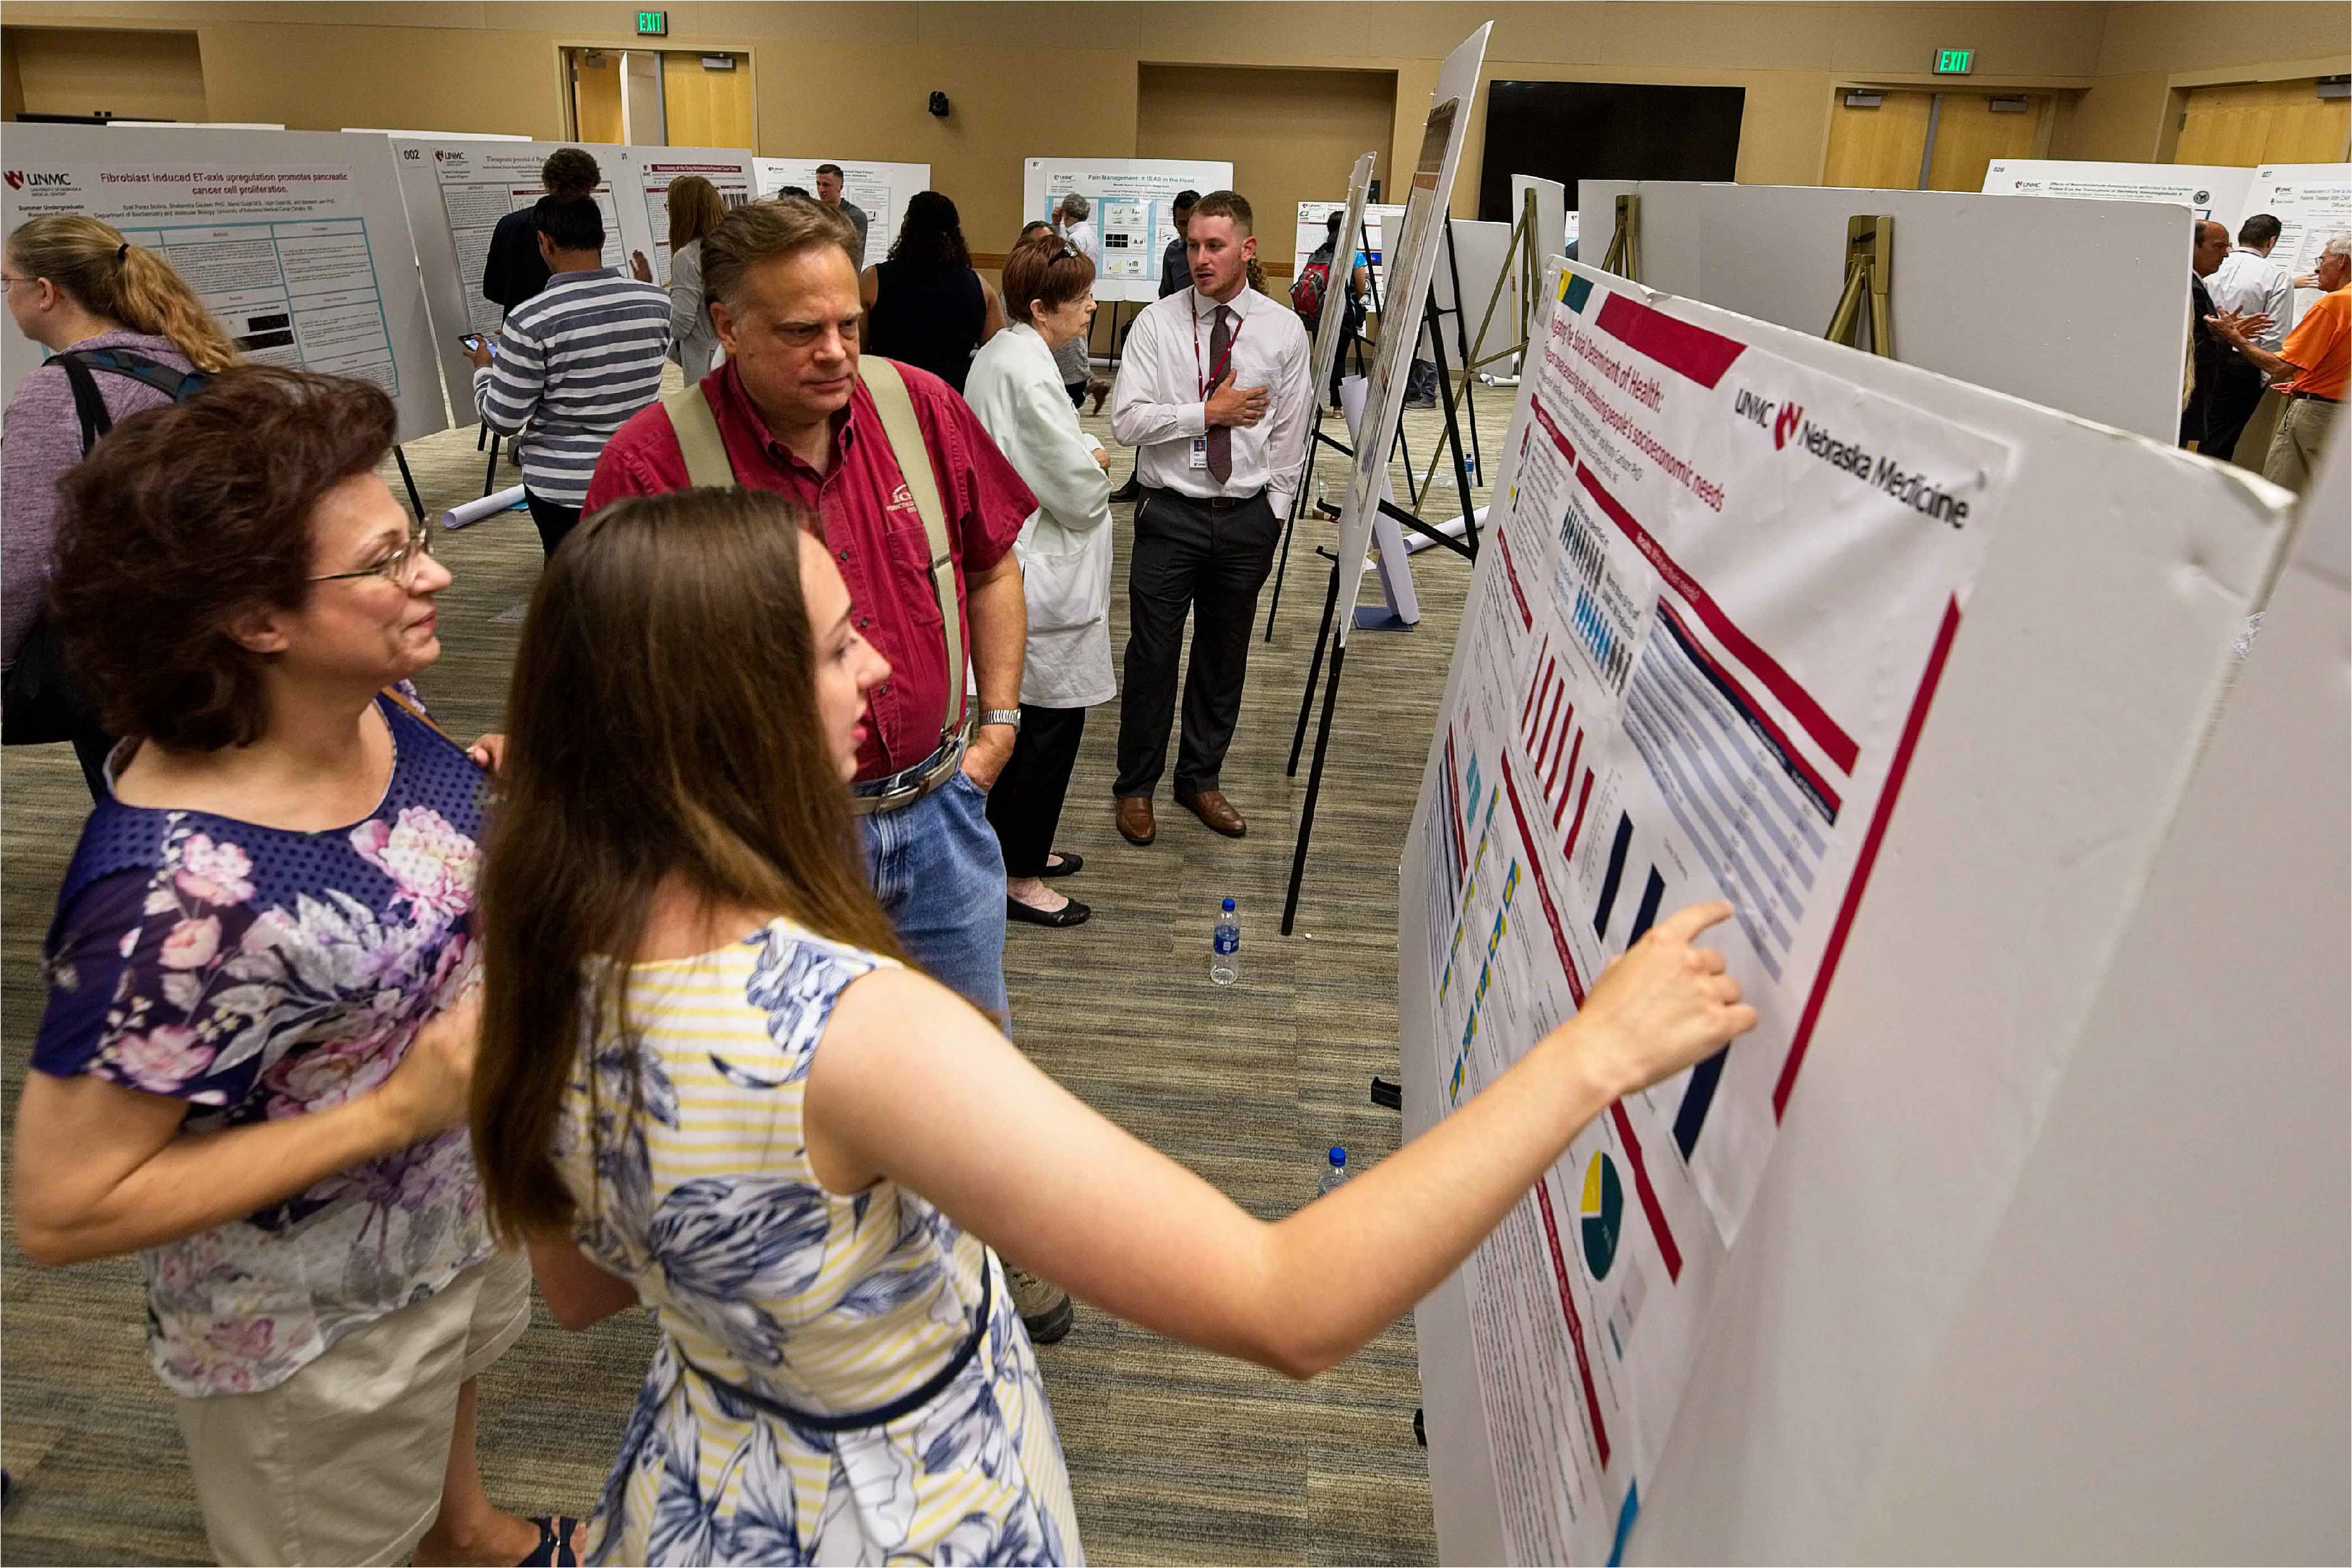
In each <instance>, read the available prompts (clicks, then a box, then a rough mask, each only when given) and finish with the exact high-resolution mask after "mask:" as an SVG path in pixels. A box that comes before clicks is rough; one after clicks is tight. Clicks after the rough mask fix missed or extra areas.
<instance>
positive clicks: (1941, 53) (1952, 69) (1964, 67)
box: [639, 27, 1977, 77]
mask: <svg viewBox="0 0 2352 1568" xmlns="http://www.w3.org/2000/svg"><path fill="white" fill-rule="evenodd" d="M639 31H643V28H642V27H640V29H639ZM1976 63H1977V52H1976V51H1975V50H1974V49H1937V51H1936V74H1937V76H1939V77H1964V76H1966V75H1968V74H1969V70H1970V69H1971V68H1973V67H1974V66H1975V65H1976Z"/></svg>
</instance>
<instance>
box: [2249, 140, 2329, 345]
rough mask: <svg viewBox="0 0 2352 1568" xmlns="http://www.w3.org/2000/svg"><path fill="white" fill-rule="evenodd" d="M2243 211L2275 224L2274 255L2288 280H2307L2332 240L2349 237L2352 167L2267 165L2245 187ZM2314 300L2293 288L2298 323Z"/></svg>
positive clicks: (2311, 293) (2307, 291)
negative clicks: (2269, 218) (2265, 216)
mask: <svg viewBox="0 0 2352 1568" xmlns="http://www.w3.org/2000/svg"><path fill="white" fill-rule="evenodd" d="M2245 211H2246V213H2247V214H2248V215H2250V216H2251V215H2252V214H2255V213H2268V214H2271V215H2272V216H2273V217H2275V218H2277V219H2278V221H2279V237H2278V244H2277V245H2275V246H2273V247H2272V249H2271V255H2272V256H2273V257H2274V258H2275V259H2277V260H2279V261H2283V262H2284V263H2285V264H2286V271H2287V276H2288V277H2308V276H2309V275H2310V274H2312V273H2313V272H2315V271H2316V270H2318V267H2319V253H2320V251H2321V250H2323V249H2324V248H2326V245H2327V242H2328V240H2329V239H2330V238H2332V237H2334V236H2335V235H2340V234H2352V163H2265V164H2263V166H2262V167H2261V168H2258V169H2256V170H2255V171H2254V175H2253V180H2252V183H2250V184H2249V185H2248V187H2247V190H2246V206H2245ZM2317 298H2319V290H2317V289H2315V288H2298V289H2296V290H2295V291H2294V314H2295V316H2296V318H2297V319H2300V318H2301V317H2302V315H2303V313H2304V312H2305V310H2307V309H2309V308H2311V304H2312V302H2313V301H2314V300H2315V299H2317ZM2292 324H2293V323H2291V322H2290V323H2289V325H2290V326H2291V325H2292Z"/></svg>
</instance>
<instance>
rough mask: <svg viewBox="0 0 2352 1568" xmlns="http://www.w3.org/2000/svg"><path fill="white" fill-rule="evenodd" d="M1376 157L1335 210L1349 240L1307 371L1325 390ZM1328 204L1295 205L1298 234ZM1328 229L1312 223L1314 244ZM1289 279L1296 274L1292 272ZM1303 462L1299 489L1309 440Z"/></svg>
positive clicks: (1334, 258)
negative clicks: (1309, 216)
mask: <svg viewBox="0 0 2352 1568" xmlns="http://www.w3.org/2000/svg"><path fill="white" fill-rule="evenodd" d="M1377 158H1378V154H1376V153H1371V152H1367V153H1364V154H1363V155H1362V156H1361V157H1360V158H1358V159H1357V160H1356V167H1355V171H1354V172H1352V173H1351V174H1350V175H1349V178H1348V199H1347V201H1346V202H1344V203H1342V204H1340V205H1339V207H1338V208H1337V209H1336V210H1337V211H1338V212H1339V232H1340V234H1342V235H1349V236H1351V237H1349V239H1348V241H1347V243H1346V244H1344V245H1340V246H1333V247H1332V251H1331V280H1330V282H1329V284H1328V286H1327V287H1325V289H1324V292H1323V313H1322V315H1320V316H1318V317H1317V318H1316V320H1315V341H1314V344H1313V350H1312V353H1311V356H1310V370H1309V374H1310V376H1311V377H1312V379H1311V380H1310V381H1309V382H1307V384H1308V385H1309V386H1313V387H1328V386H1329V385H1330V384H1331V367H1332V365H1333V364H1334V363H1336V362H1337V361H1338V360H1339V353H1340V343H1339V339H1340V336H1341V334H1342V333H1343V332H1344V331H1345V330H1346V329H1347V324H1348V310H1347V304H1346V301H1347V298H1348V296H1347V289H1348V287H1349V282H1348V263H1349V259H1350V258H1351V257H1352V256H1353V254H1354V245H1355V241H1354V239H1353V237H1352V236H1353V235H1355V234H1356V232H1357V229H1358V226H1359V225H1360V224H1361V223H1362V222H1363V217H1364V203H1365V201H1366V199H1367V197H1368V196H1369V194H1370V191H1371V188H1372V165H1373V163H1374V162H1376V161H1377ZM1325 205H1328V204H1327V203H1322V202H1301V203H1299V204H1298V216H1299V225H1298V226H1299V229H1300V231H1301V232H1302V234H1303V233H1304V232H1305V230H1306V227H1307V223H1306V219H1307V208H1308V207H1310V206H1317V207H1320V206H1325ZM1328 226H1329V225H1328V223H1327V222H1325V221H1322V220H1318V222H1317V223H1316V225H1315V245H1320V244H1322V243H1323V235H1324V233H1325V231H1326V230H1327V229H1328ZM1314 249H1315V246H1302V247H1301V248H1300V250H1299V252H1298V263H1297V265H1298V267H1300V268H1302V269H1303V268H1304V267H1306V265H1307V256H1310V255H1311V254H1313V252H1314ZM1293 276H1294V277H1295V276H1297V275H1296V274H1295V273H1294V274H1293ZM1303 462H1304V465H1305V467H1304V468H1303V469H1302V472H1301V478H1300V483H1301V486H1304V484H1305V474H1306V473H1309V472H1312V471H1313V469H1314V465H1315V443H1314V441H1313V440H1312V439H1309V440H1308V442H1307V455H1306V456H1305V458H1304V459H1303Z"/></svg>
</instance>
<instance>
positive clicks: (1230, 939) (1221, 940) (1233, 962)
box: [1209, 898, 1242, 986]
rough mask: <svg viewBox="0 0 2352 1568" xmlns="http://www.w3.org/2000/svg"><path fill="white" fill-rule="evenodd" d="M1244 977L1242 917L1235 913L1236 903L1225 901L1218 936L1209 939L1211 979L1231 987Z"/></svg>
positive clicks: (1218, 925)
mask: <svg viewBox="0 0 2352 1568" xmlns="http://www.w3.org/2000/svg"><path fill="white" fill-rule="evenodd" d="M1241 977H1242V917H1241V916H1240V915H1236V914H1234V901H1233V900H1232V899H1230V898H1229V899H1227V900H1225V907H1224V910H1223V913H1222V914H1220V915H1218V916H1217V932H1216V935H1215V936H1213V937H1211V938H1210V939H1209V978H1210V980H1211V981H1212V982H1213V983H1214V984H1216V985H1220V986H1230V985H1232V984H1233V983H1234V981H1235V980H1238V979H1240V978H1241Z"/></svg>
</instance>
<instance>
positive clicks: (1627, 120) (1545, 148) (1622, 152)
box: [1478, 81, 1748, 223]
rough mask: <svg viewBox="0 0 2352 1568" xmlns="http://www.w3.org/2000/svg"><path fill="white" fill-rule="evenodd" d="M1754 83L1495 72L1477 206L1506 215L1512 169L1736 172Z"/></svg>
mask: <svg viewBox="0 0 2352 1568" xmlns="http://www.w3.org/2000/svg"><path fill="white" fill-rule="evenodd" d="M1747 98H1748V90H1747V89H1745V88H1737V87H1659V86H1654V85H1652V84H1649V83H1643V82H1597V81H1497V82H1494V83H1492V84H1490V85H1489V87H1488V89H1487V97H1486V152H1485V154H1484V156H1483V157H1482V158H1481V159H1480V161H1479V165H1478V215H1479V216H1480V217H1481V218H1485V219H1487V220H1489V221H1492V222H1499V223H1508V222H1510V221H1511V220H1512V219H1513V218H1514V217H1516V216H1517V214H1515V213H1513V212H1512V211H1511V176H1512V175H1514V174H1539V175H1541V176H1543V177H1544V178H1545V179H1548V180H1558V181H1559V183H1561V184H1563V185H1566V186H1567V187H1568V204H1569V205H1570V207H1573V206H1575V205H1576V183H1577V182H1578V181H1579V180H1728V179H1730V178H1732V175H1733V171H1734V170H1735V169H1736V168H1737V167H1738V162H1739V116H1740V111H1741V110H1742V109H1743V108H1744V107H1745V105H1746V101H1747Z"/></svg>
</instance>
